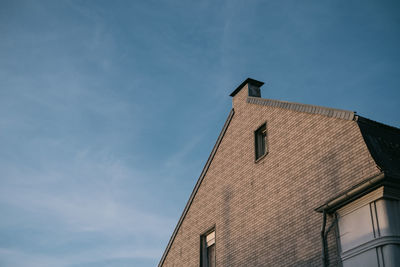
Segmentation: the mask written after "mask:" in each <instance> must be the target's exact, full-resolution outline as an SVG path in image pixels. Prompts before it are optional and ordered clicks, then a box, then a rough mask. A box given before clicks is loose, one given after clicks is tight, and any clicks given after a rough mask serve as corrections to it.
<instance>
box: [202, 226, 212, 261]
mask: <svg viewBox="0 0 400 267" xmlns="http://www.w3.org/2000/svg"><path fill="white" fill-rule="evenodd" d="M200 240H201V258H200V266H201V267H215V230H211V231H209V232H208V233H206V234H204V235H202V236H201V238H200Z"/></svg>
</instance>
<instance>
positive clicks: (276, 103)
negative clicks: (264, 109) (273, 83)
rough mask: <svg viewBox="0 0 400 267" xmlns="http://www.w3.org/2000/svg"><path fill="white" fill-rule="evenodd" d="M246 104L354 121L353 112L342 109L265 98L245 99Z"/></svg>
mask: <svg viewBox="0 0 400 267" xmlns="http://www.w3.org/2000/svg"><path fill="white" fill-rule="evenodd" d="M247 103H249V104H257V105H262V106H270V107H278V108H284V109H289V110H293V111H298V112H303V113H310V114H319V115H324V116H327V117H334V118H338V119H344V120H350V121H351V120H354V118H355V112H353V111H349V110H343V109H336V108H328V107H322V106H315V105H309V104H301V103H296V102H287V101H281V100H273V99H267V98H259V97H251V96H249V97H247Z"/></svg>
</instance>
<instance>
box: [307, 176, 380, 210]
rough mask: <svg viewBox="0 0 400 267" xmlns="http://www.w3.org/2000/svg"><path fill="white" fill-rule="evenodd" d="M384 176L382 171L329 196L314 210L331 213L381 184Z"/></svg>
mask: <svg viewBox="0 0 400 267" xmlns="http://www.w3.org/2000/svg"><path fill="white" fill-rule="evenodd" d="M385 177H386V174H385V173H384V172H383V171H382V172H380V173H378V174H376V175H374V176H372V177H370V178H368V179H366V180H364V181H363V182H361V183H360V184H358V185H356V186H354V187H352V188H350V189H349V190H347V191H345V192H343V193H341V194H339V195H338V196H336V197H333V198H331V199H330V200H328V201H327V202H326V203H325V204H323V205H322V206H320V207H318V208H316V209H315V211H317V212H321V213H323V212H326V213H332V212H333V211H334V210H336V209H338V208H340V207H342V206H344V205H345V204H347V203H349V202H351V201H352V200H354V199H356V198H359V197H361V196H362V195H365V194H367V193H368V192H370V191H372V190H373V189H375V188H376V187H377V186H379V185H380V184H381V182H382V181H383V180H384V178H385Z"/></svg>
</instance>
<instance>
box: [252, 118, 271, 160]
mask: <svg viewBox="0 0 400 267" xmlns="http://www.w3.org/2000/svg"><path fill="white" fill-rule="evenodd" d="M254 145H255V153H256V160H258V159H260V158H261V157H262V156H264V155H266V154H267V152H268V150H267V124H266V123H264V124H263V125H261V126H260V127H259V128H258V129H257V130H256V131H255V132H254Z"/></svg>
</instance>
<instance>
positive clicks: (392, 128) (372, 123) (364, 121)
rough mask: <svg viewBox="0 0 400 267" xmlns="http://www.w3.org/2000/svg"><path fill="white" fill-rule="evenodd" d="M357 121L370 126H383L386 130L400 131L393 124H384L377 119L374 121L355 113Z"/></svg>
mask: <svg viewBox="0 0 400 267" xmlns="http://www.w3.org/2000/svg"><path fill="white" fill-rule="evenodd" d="M356 118H357V121H358V122H361V123H365V124H369V125H372V126H376V127H383V128H385V129H387V130H392V131H396V132H400V128H397V127H395V126H392V125H389V124H385V123H382V122H379V121H375V120H371V119H369V118H366V117H363V116H360V115H357V117H356Z"/></svg>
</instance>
